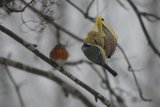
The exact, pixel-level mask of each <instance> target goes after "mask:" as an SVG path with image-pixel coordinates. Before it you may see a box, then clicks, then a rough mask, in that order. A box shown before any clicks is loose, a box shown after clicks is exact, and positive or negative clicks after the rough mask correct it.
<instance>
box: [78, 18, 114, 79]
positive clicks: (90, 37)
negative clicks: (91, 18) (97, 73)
mask: <svg viewBox="0 0 160 107" xmlns="http://www.w3.org/2000/svg"><path fill="white" fill-rule="evenodd" d="M116 46H117V36H116V35H115V33H114V31H113V30H112V28H111V27H110V26H109V24H108V23H105V22H104V19H103V18H102V17H101V16H99V17H97V18H96V22H95V26H94V29H93V30H91V31H90V32H89V33H88V34H87V37H86V38H85V40H84V44H83V45H82V47H81V49H82V51H83V53H84V55H85V56H86V57H87V58H88V59H89V60H91V61H92V62H94V63H96V64H98V65H101V66H103V67H104V68H106V69H107V70H108V71H109V72H110V73H111V74H112V75H113V76H116V75H117V73H116V72H115V71H114V70H112V69H111V68H110V67H109V66H108V65H107V63H106V62H107V61H106V60H107V58H111V56H112V55H113V53H114V52H115V49H116Z"/></svg>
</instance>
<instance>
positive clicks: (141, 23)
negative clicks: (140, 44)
mask: <svg viewBox="0 0 160 107" xmlns="http://www.w3.org/2000/svg"><path fill="white" fill-rule="evenodd" d="M127 1H128V3H129V4H130V5H131V7H132V8H133V10H134V11H135V13H136V15H137V17H138V20H139V22H140V25H141V27H142V30H143V32H144V34H145V36H146V39H147V41H148V43H149V46H150V47H151V49H152V50H153V51H154V52H155V54H157V56H158V57H160V51H159V50H158V49H157V48H156V46H155V45H154V44H153V41H152V39H151V37H150V35H149V33H148V31H147V29H146V27H145V25H144V22H143V20H142V17H141V16H142V15H141V12H140V11H139V10H138V8H137V7H136V5H135V4H134V3H133V1H131V0H127Z"/></svg>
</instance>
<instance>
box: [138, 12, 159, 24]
mask: <svg viewBox="0 0 160 107" xmlns="http://www.w3.org/2000/svg"><path fill="white" fill-rule="evenodd" d="M140 15H141V16H144V17H145V18H146V19H148V20H149V21H151V22H153V21H159V20H160V17H159V16H157V15H154V14H151V13H146V12H141V13H140Z"/></svg>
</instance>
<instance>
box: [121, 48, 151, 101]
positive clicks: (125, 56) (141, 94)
mask: <svg viewBox="0 0 160 107" xmlns="http://www.w3.org/2000/svg"><path fill="white" fill-rule="evenodd" d="M118 48H119V49H120V51H121V52H122V54H123V56H124V58H125V60H126V62H127V64H128V70H129V71H131V72H132V75H133V78H134V80H135V83H136V86H137V89H138V92H139V96H140V98H141V99H142V100H143V101H152V100H151V99H147V98H144V96H143V92H142V89H141V88H140V85H139V83H138V80H137V77H136V74H135V71H134V70H133V68H132V66H131V63H130V61H129V59H128V57H127V55H126V53H125V52H124V50H123V48H122V47H121V46H120V45H118Z"/></svg>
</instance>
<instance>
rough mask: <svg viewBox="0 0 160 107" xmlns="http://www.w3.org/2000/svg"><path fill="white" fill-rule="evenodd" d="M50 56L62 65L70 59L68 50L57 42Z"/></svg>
mask: <svg viewBox="0 0 160 107" xmlns="http://www.w3.org/2000/svg"><path fill="white" fill-rule="evenodd" d="M50 58H51V59H52V60H53V61H55V62H56V63H57V64H58V65H59V66H60V67H61V66H63V65H64V63H65V62H66V60H67V59H68V51H67V50H66V49H65V47H64V46H63V45H61V44H57V45H56V46H55V47H54V48H53V49H52V50H51V52H50Z"/></svg>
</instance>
